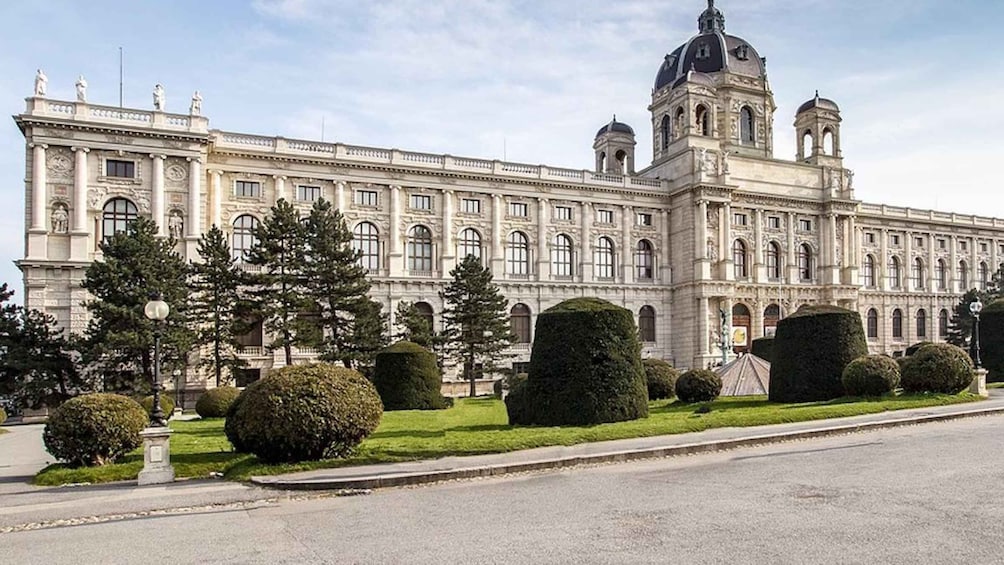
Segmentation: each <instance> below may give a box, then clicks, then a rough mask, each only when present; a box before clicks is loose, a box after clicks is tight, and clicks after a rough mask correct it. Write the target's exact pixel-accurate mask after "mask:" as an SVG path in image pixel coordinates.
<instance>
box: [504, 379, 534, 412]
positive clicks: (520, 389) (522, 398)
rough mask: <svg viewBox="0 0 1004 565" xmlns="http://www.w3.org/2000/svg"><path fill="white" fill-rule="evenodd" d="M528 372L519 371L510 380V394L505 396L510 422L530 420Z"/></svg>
mask: <svg viewBox="0 0 1004 565" xmlns="http://www.w3.org/2000/svg"><path fill="white" fill-rule="evenodd" d="M526 381H527V374H526V373H517V374H516V375H513V377H512V379H510V380H509V394H507V395H506V396H505V411H506V414H507V415H508V416H509V422H510V423H519V422H526V421H528V420H529V416H528V414H527V411H528V407H527V401H526V398H527V396H526Z"/></svg>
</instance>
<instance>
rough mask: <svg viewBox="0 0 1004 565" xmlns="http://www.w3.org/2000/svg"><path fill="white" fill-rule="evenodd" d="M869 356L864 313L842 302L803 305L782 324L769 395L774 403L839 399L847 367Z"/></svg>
mask: <svg viewBox="0 0 1004 565" xmlns="http://www.w3.org/2000/svg"><path fill="white" fill-rule="evenodd" d="M867 354H868V345H867V343H866V341H865V331H864V328H863V327H862V325H861V315H860V314H858V313H857V312H853V311H851V310H847V309H844V308H840V307H837V306H828V305H820V306H803V307H801V308H799V309H798V311H797V312H795V313H794V314H792V315H790V316H788V317H787V318H784V319H782V320H781V321H780V322H778V324H777V333H776V334H775V336H774V352H773V357H774V358H773V360H772V361H771V366H770V391H769V395H768V396H769V398H770V400H771V401H772V402H813V401H818V400H831V399H834V398H839V397H841V396H843V395H844V385H843V382H842V380H841V377H842V375H843V372H844V368H845V367H846V366H847V365H848V364H849V363H850V362H851V361H853V360H855V359H857V358H858V357H861V356H863V355H867Z"/></svg>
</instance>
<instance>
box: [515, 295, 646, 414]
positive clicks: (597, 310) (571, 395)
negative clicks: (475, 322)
mask: <svg viewBox="0 0 1004 565" xmlns="http://www.w3.org/2000/svg"><path fill="white" fill-rule="evenodd" d="M535 333H536V339H534V342H533V350H532V351H531V354H530V370H529V372H528V378H527V385H526V395H525V396H526V397H525V402H526V404H525V408H526V410H525V411H523V412H521V411H519V410H517V411H516V414H517V415H518V416H517V418H516V419H515V420H510V423H513V424H538V425H545V426H561V425H588V424H601V423H604V422H621V421H625V420H634V419H636V418H643V417H645V416H647V415H648V390H647V388H646V386H645V371H644V369H643V368H642V363H641V343H640V342H639V341H638V329H637V328H636V327H635V323H634V316H633V315H632V313H631V312H630V311H628V310H626V309H624V308H621V307H619V306H615V305H614V304H611V303H610V302H607V301H606V300H600V299H598V298H573V299H571V300H566V301H564V302H562V303H560V304H558V305H557V306H554V307H551V308H549V309H547V310H545V311H544V312H542V313H541V314H540V316H538V318H537V328H536V332H535Z"/></svg>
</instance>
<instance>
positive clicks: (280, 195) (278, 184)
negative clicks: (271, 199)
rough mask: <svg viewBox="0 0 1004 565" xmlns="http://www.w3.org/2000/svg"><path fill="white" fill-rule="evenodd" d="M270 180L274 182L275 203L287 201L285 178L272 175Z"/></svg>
mask: <svg viewBox="0 0 1004 565" xmlns="http://www.w3.org/2000/svg"><path fill="white" fill-rule="evenodd" d="M272 179H274V180H275V201H276V202H278V201H280V200H287V201H288V200H289V198H288V197H287V195H286V176H284V175H274V176H273V177H272Z"/></svg>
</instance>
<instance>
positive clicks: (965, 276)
mask: <svg viewBox="0 0 1004 565" xmlns="http://www.w3.org/2000/svg"><path fill="white" fill-rule="evenodd" d="M967 290H969V265H967V264H966V262H965V261H959V292H965V291H967Z"/></svg>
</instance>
